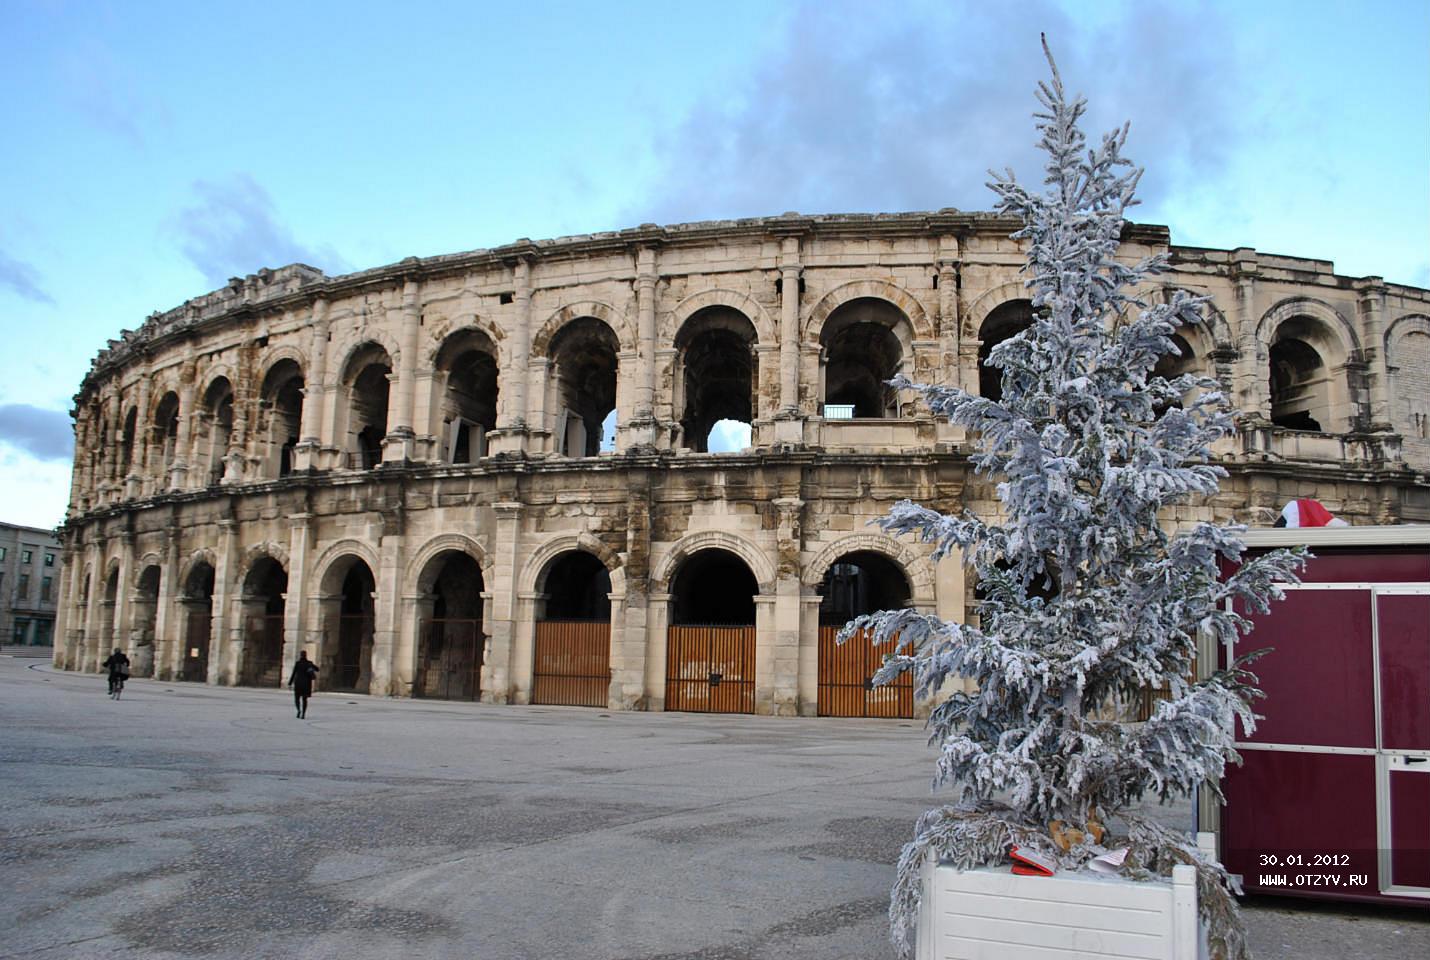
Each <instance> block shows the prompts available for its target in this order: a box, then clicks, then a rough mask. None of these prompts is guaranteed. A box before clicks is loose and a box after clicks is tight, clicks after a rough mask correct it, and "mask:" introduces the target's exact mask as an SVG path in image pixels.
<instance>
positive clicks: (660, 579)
mask: <svg viewBox="0 0 1430 960" xmlns="http://www.w3.org/2000/svg"><path fill="white" fill-rule="evenodd" d="M711 549H720V550H727V551H729V552H730V553H733V554H734V555H735V556H737V557H739V558H740V559H741V560H743V561H744V562H745V566H747V567H749V568H750V572H751V573H753V574H754V575H755V581H756V582H757V583H758V584H759V585H760V593H764V594H768V593H773V592H774V584H775V568H774V566H773V565H771V563H770V561H769V558H768V557H766V556H765V554H764V552H763V551H762V550H760V549H759V548H758V547H756V546H755V545H754V544H753V543H751V542H750V541H748V540H746V539H745V538H744V537H740V536H736V535H735V534H733V533H726V532H725V531H723V530H706V531H704V532H701V533H692V534H690V535H689V536H687V537H683V538H681V539H680V540H679V541H677V542H676V544H675V545H674V546H673V547H671V549H670V551H669V552H668V553H666V555H665V556H664V557H662V558H661V561H660V563H658V564H657V565H656V568H655V577H654V578H653V583H654V584H655V588H656V589H655V591H654V592H656V593H666V592H669V590H670V581H671V577H673V576H674V575H675V571H676V570H677V569H679V567H680V565H681V563H682V562H684V561H685V560H686V559H687V558H689V557H690V556H692V555H694V554H696V553H699V552H700V551H701V550H711Z"/></svg>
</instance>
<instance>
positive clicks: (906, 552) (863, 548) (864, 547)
mask: <svg viewBox="0 0 1430 960" xmlns="http://www.w3.org/2000/svg"><path fill="white" fill-rule="evenodd" d="M859 552H864V553H877V554H880V555H882V556H885V557H888V558H889V560H891V561H892V562H893V563H894V564H895V565H896V566H897V567H898V568H899V569H900V570H902V571H903V572H904V575H905V576H906V577H908V578H909V587H910V588H911V589H912V591H913V596H912V599H913V601H914V602H915V603H918V604H924V603H932V602H933V600H934V596H933V588H934V570H933V564H932V563H930V562H929V560H928V558H927V557H924V556H921V555H920V554H917V553H915V552H914V551H913V550H911V549H910V548H909V547H908V545H907V544H904V543H900V542H899V541H898V540H895V539H894V538H893V537H886V536H882V535H880V534H877V533H856V534H854V535H852V536H848V537H842V538H840V539H838V540H835V541H834V542H833V543H830V544H827V545H825V547H824V549H822V550H820V551H819V553H817V554H815V556H814V559H813V560H811V561H810V562H809V563H808V564H806V565H805V568H804V576H803V577H802V578H801V579H802V581H803V583H804V585H805V586H806V587H808V588H809V589H811V590H813V589H815V588H817V587H818V586H819V585H820V583H822V582H823V580H824V575H825V574H826V573H828V572H829V568H830V567H832V566H834V564H835V562H836V561H838V560H839V558H840V557H842V556H845V555H846V554H850V553H859Z"/></svg>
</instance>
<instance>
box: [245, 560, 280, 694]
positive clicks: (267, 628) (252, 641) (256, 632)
mask: <svg viewBox="0 0 1430 960" xmlns="http://www.w3.org/2000/svg"><path fill="white" fill-rule="evenodd" d="M287 592H288V572H287V571H286V570H284V569H283V564H281V563H279V562H278V561H277V560H274V559H273V558H272V557H260V558H259V559H258V560H257V561H255V562H254V564H253V566H252V567H250V568H249V569H248V576H246V577H244V578H243V597H242V601H241V602H242V604H243V658H242V663H241V664H240V666H239V670H238V684H239V686H244V687H281V686H282V685H283V612H284V607H285V605H286V601H285V594H287Z"/></svg>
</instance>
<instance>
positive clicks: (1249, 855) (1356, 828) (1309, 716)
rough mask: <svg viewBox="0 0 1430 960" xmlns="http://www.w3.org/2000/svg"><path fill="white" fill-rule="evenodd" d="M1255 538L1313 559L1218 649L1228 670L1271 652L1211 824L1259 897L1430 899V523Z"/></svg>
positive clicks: (1253, 543)
mask: <svg viewBox="0 0 1430 960" xmlns="http://www.w3.org/2000/svg"><path fill="white" fill-rule="evenodd" d="M1246 540H1247V544H1248V546H1249V547H1250V548H1251V549H1252V550H1253V551H1259V550H1264V549H1268V548H1273V547H1280V546H1292V545H1296V544H1304V545H1306V546H1307V547H1309V548H1310V550H1311V552H1312V553H1313V554H1314V555H1315V558H1314V559H1312V560H1311V561H1310V563H1309V565H1308V566H1307V568H1306V570H1305V571H1304V573H1303V575H1302V576H1303V582H1302V583H1301V584H1300V585H1297V586H1291V587H1288V588H1287V590H1286V599H1285V600H1284V601H1282V602H1281V603H1277V604H1274V605H1273V606H1272V609H1271V612H1270V613H1269V614H1265V615H1252V616H1251V619H1252V620H1253V621H1254V622H1255V624H1256V627H1255V629H1254V630H1253V631H1252V632H1251V633H1250V634H1248V635H1247V636H1245V637H1243V638H1241V640H1240V641H1238V643H1237V644H1236V645H1235V647H1234V648H1227V649H1222V650H1220V651H1217V654H1218V655H1217V657H1216V662H1218V663H1221V664H1223V665H1224V664H1226V663H1227V662H1228V661H1229V660H1230V659H1231V658H1234V657H1238V656H1242V655H1244V654H1246V653H1249V652H1251V651H1254V650H1260V649H1263V648H1267V647H1269V648H1272V650H1271V652H1270V653H1267V654H1266V655H1265V656H1263V657H1262V658H1261V659H1259V660H1257V661H1256V662H1255V663H1254V664H1252V665H1251V667H1250V669H1251V671H1252V672H1253V673H1255V674H1256V675H1257V677H1259V678H1260V687H1261V689H1262V690H1263V691H1264V692H1265V694H1266V698H1265V699H1264V700H1261V701H1259V702H1258V705H1257V707H1256V712H1257V713H1259V714H1263V715H1264V716H1265V719H1264V720H1262V721H1260V722H1259V723H1258V724H1257V727H1256V730H1255V731H1254V732H1253V733H1251V734H1249V735H1248V734H1247V733H1246V731H1245V730H1244V729H1242V728H1241V727H1240V725H1238V736H1237V739H1238V749H1239V750H1240V752H1241V755H1242V757H1243V763H1242V765H1241V766H1240V767H1229V768H1228V770H1227V774H1226V777H1225V778H1224V780H1223V782H1222V790H1223V792H1224V794H1225V796H1226V802H1225V804H1224V805H1223V806H1222V807H1221V808H1220V809H1219V810H1217V809H1208V807H1207V805H1203V808H1202V811H1201V813H1202V829H1213V830H1215V831H1216V832H1217V833H1218V837H1219V841H1220V852H1221V857H1222V862H1223V863H1224V864H1225V865H1226V867H1227V869H1228V870H1230V871H1231V872H1232V873H1234V874H1240V875H1241V877H1242V882H1243V884H1244V886H1245V889H1246V891H1247V892H1248V893H1267V894H1286V895H1294V896H1307V897H1323V898H1330V899H1346V900H1370V901H1379V902H1394V903H1399V904H1403V905H1407V906H1412V905H1418V906H1426V907H1430V526H1397V527H1350V528H1337V529H1327V528H1321V529H1286V530H1257V531H1252V532H1250V533H1248V535H1247V537H1246ZM1210 652H1211V651H1209V650H1208V651H1205V653H1208V654H1209V653H1210ZM1208 659H1210V658H1208ZM1216 820H1219V823H1216V822H1208V821H1216Z"/></svg>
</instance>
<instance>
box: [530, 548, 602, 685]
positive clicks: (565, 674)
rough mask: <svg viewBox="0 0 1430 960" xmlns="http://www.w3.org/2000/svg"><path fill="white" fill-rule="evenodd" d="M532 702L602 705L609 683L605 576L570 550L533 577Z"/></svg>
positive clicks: (596, 562) (597, 564)
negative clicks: (534, 582) (536, 594)
mask: <svg viewBox="0 0 1430 960" xmlns="http://www.w3.org/2000/svg"><path fill="white" fill-rule="evenodd" d="M537 589H538V598H537V608H536V625H535V630H536V637H535V642H534V644H533V646H534V648H535V661H534V663H533V666H532V686H531V702H532V703H550V704H560V705H563V706H570V707H604V706H606V705H607V703H608V702H609V698H610V687H611V598H610V593H611V574H610V572H609V571H608V570H607V569H606V565H605V564H604V563H602V562H601V561H600V559H599V558H597V557H596V556H594V555H592V554H589V553H586V552H585V551H584V550H571V551H568V552H566V553H563V554H561V555H560V556H558V557H556V558H555V559H553V560H552V561H551V562H550V563H548V564H547V565H546V569H545V570H543V571H542V574H541V577H540V578H539V579H538V581H537Z"/></svg>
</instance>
